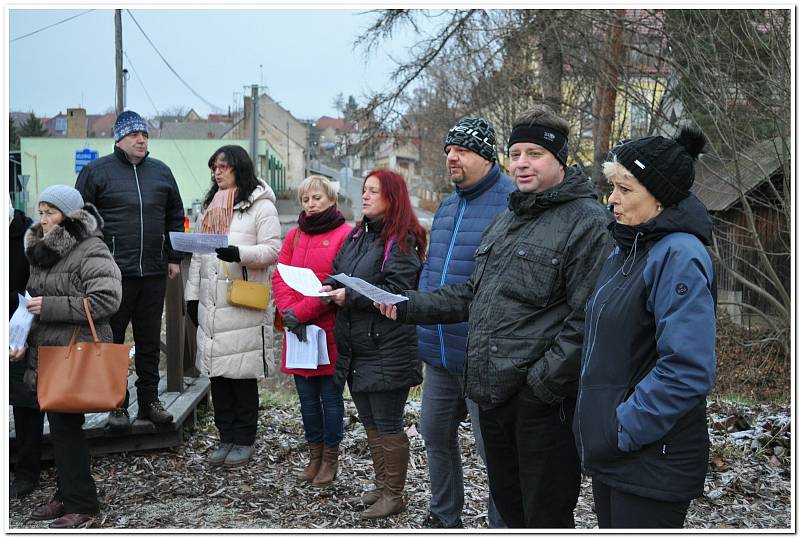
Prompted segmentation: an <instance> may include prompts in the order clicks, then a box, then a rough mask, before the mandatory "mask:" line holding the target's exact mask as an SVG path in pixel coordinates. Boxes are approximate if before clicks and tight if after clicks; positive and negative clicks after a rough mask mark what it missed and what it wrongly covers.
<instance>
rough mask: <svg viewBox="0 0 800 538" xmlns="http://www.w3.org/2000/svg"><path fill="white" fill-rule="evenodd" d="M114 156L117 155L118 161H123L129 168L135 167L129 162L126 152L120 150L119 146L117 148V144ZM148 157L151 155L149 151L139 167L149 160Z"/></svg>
mask: <svg viewBox="0 0 800 538" xmlns="http://www.w3.org/2000/svg"><path fill="white" fill-rule="evenodd" d="M114 155H116V156H117V159H119V160H120V161H122V162H123V163H124V164H127V165H128V166H133V163H132V162H130V161H129V160H128V156H127V155H125V152H124V151H122V150H121V149H119V146H117V145H116V144H114ZM148 155H150V152H149V151H148V152H147V153H145V154H144V159H142V161H141V162H140V163H139V164H138V165H137V166H141V165H142V163H143V162H144V161H145V160H146V159H147V156H148Z"/></svg>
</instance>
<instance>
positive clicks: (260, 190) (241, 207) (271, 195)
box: [233, 178, 278, 211]
mask: <svg viewBox="0 0 800 538" xmlns="http://www.w3.org/2000/svg"><path fill="white" fill-rule="evenodd" d="M261 198H266V199H267V200H269V201H270V202H272V203H273V204H275V203H276V202H277V201H278V198H277V197H276V196H275V192H274V191H273V190H272V187H270V186H269V185H267V184H266V183H265V182H264V180H263V179H260V178H259V180H258V185H257V186H256V188H255V189H253V192H251V193H250V196H249V197H248V198H247V200H244V201H242V202H239V203H237V204H236V205H234V206H233V209H234V210H235V211H246V210H247V208H248V207H250V206H251V205H253V204H254V203H255V201H256V200H260V199H261Z"/></svg>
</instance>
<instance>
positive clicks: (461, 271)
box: [417, 118, 514, 528]
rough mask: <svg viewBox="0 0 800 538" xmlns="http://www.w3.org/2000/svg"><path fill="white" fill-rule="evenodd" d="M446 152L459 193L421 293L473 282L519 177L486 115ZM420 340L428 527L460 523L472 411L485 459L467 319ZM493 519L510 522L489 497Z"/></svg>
mask: <svg viewBox="0 0 800 538" xmlns="http://www.w3.org/2000/svg"><path fill="white" fill-rule="evenodd" d="M444 153H445V156H446V158H447V170H448V172H449V174H450V181H452V182H453V185H454V186H455V191H454V192H453V193H452V194H450V196H448V197H447V198H445V200H444V201H443V202H442V203H441V205H440V206H439V208H438V209H437V210H436V214H435V215H434V218H433V225H432V226H431V236H430V249H429V252H428V259H427V261H426V262H425V265H424V266H423V268H422V274H421V275H420V280H419V290H420V291H429V290H433V289H436V288H439V287H441V286H444V285H446V284H452V283H461V282H466V281H467V279H469V276H470V275H471V274H472V269H473V266H474V265H475V259H474V253H475V249H476V248H477V247H478V244H479V243H480V239H481V234H482V233H483V230H484V228H486V226H488V225H489V223H490V222H491V221H492V220H493V219H494V217H495V215H497V214H498V213H501V212H503V211H504V210H505V209H506V208H507V207H508V194H509V193H510V192H512V191H513V190H514V183H513V181H511V179H510V178H509V177H508V176H506V175H504V174H503V173H502V171H501V170H500V167H499V166H498V165H497V163H496V162H495V161H496V160H497V152H496V148H495V132H494V129H493V128H492V126H491V124H490V123H489V122H488V121H486V120H485V119H483V118H463V119H462V120H460V121H459V122H458V123H456V124H455V125H454V126H453V127H452V128H451V129H450V130H449V131H448V133H447V136H446V138H445V141H444ZM417 337H418V341H419V355H420V358H421V359H422V360H423V361H425V381H424V388H423V396H422V427H421V429H422V436H423V438H424V439H425V450H426V452H427V456H428V473H429V475H430V480H431V499H430V510H429V514H428V517H427V518H426V519H425V522H424V524H423V525H424V526H425V527H428V528H454V527H462V526H463V525H462V522H461V509H462V508H463V506H464V483H463V473H462V469H461V453H460V451H459V447H458V427H459V424H460V423H461V421H463V420H464V419H465V418H466V415H467V413H469V416H470V419H471V421H472V431H473V433H474V435H475V445H476V447H477V450H478V454H480V456H481V458H482V459H483V458H484V449H483V438H482V437H481V431H480V424H479V422H478V406H477V404H475V403H474V402H473V401H471V400H469V399H467V398H465V397H464V391H463V379H462V370H463V367H464V355H465V352H466V345H467V323H466V322H464V323H456V324H450V325H441V324H440V325H420V326H418V327H417ZM488 516H489V517H488V519H489V521H488V523H489V527H491V528H502V527H505V524H504V523H503V520H502V518H501V517H500V514H499V513H498V512H497V509H496V508H495V506H494V502H493V501H492V499H491V497H489V501H488Z"/></svg>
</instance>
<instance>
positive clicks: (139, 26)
mask: <svg viewBox="0 0 800 538" xmlns="http://www.w3.org/2000/svg"><path fill="white" fill-rule="evenodd" d="M125 11H126V12H127V13H128V15H129V16H130V18H131V19H132V20H133V22H134V24H136V26H137V27H138V28H139V31H140V32H142V35H143V36H144V38H145V39H146V40H147V42H148V43H150V46H151V47H153V50H155V51H156V54H158V56H159V57H160V58H161V60H162V61H163V62H164V64H165V65H166V66H167V67H168V68H169V70H170V71H172V73H173V74H174V75H175V76H176V77H178V80H180V81H181V82H182V83H183V85H184V86H186V87H187V88H189V91H190V92H192V93H193V94H194V96H195V97H197V98H198V99H200V100H201V101H203V102H204V103H205V104H206V105H208V106H209V107H210V108H211V109H212V110H213V111H214V112H222V111H223V110H222V108H220V107H218V106H217V105H215V104H213V103H211V102H209V101H208V100H206V99H205V98H204V97H203V96H202V95H200V94H199V93H197V92H196V91H195V90H194V88H192V87H191V86H190V85H189V83H188V82H186V81H185V80H183V77H181V76H180V75H179V74H178V72H177V71H175V68H173V67H172V66H171V65H170V64H169V62H168V61H167V59H166V58H164V55H163V54H161V51H159V50H158V47H156V45H155V43H153V41H152V40H151V39H150V37H148V35H147V33H145V31H144V28H142V25H141V24H139V21H137V20H136V17H134V16H133V13H131V10H130V9H126V10H125Z"/></svg>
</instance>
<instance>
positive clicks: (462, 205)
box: [436, 198, 467, 368]
mask: <svg viewBox="0 0 800 538" xmlns="http://www.w3.org/2000/svg"><path fill="white" fill-rule="evenodd" d="M459 206H460V207H459V210H458V218H457V219H456V225H455V227H454V228H453V234H452V235H451V236H450V246H449V247H448V248H447V256H445V257H444V264H443V265H442V277H441V278H440V279H439V287H440V288H441V287H442V286H444V282H445V280H446V279H447V269H448V268H449V267H450V258H451V257H452V256H453V248H454V247H455V246H456V237H457V236H458V231H459V230H460V229H461V220H462V219H463V218H464V213H465V212H466V210H467V199H466V198H462V199H461V201H460V202H459ZM436 330H437V332H438V333H439V353H440V354H441V356H442V368H447V352H446V350H445V345H444V331H443V330H442V324H441V323H439V324H437V325H436Z"/></svg>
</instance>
